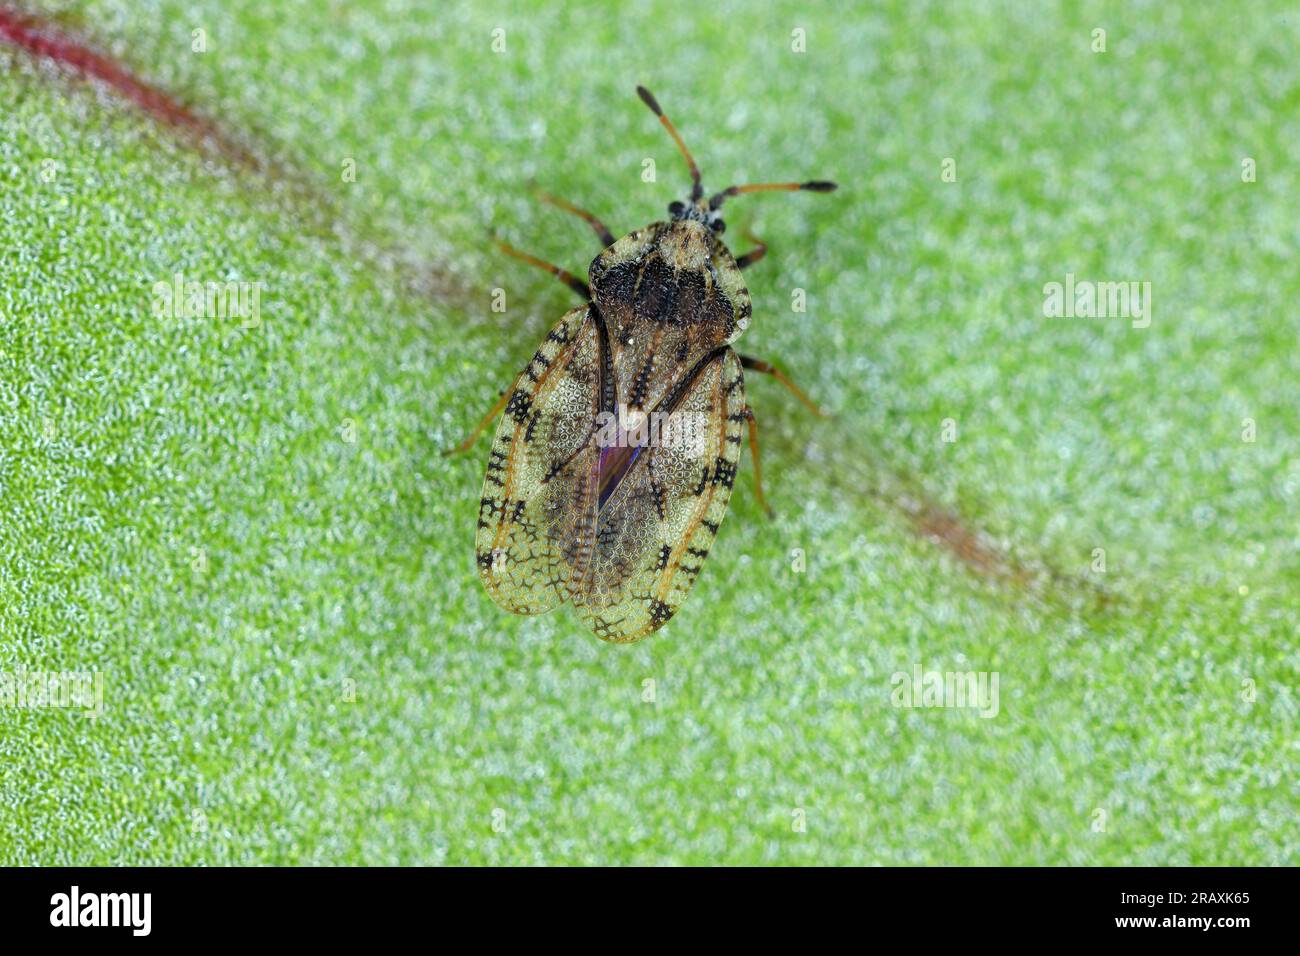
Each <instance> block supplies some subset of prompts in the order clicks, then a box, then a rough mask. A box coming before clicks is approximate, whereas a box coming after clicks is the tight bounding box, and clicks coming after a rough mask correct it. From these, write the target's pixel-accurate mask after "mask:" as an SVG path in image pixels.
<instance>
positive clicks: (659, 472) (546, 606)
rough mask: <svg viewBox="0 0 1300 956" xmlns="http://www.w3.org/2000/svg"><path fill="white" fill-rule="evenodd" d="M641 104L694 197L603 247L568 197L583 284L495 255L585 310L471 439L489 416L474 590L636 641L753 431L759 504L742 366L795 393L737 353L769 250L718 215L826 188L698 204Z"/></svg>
mask: <svg viewBox="0 0 1300 956" xmlns="http://www.w3.org/2000/svg"><path fill="white" fill-rule="evenodd" d="M637 93H638V94H640V96H641V99H642V100H644V101H645V103H646V105H647V106H649V107H650V109H651V110H653V111H654V113H655V115H656V116H658V117H659V121H660V122H661V123H662V124H663V125H664V128H665V129H667V130H668V132H669V134H670V135H671V136H672V138H673V140H674V142H675V143H676V144H677V148H678V149H679V150H680V151H681V154H682V156H684V157H685V159H686V164H687V166H688V168H689V169H690V174H691V191H690V195H689V197H688V198H687V200H686V201H685V202H674V203H672V204H671V205H670V206H669V207H668V212H669V214H670V219H669V220H668V221H667V222H655V223H651V224H650V225H648V226H646V227H644V228H642V229H638V230H636V231H635V232H632V233H629V234H628V235H626V236H624V237H623V238H622V239H617V240H616V239H615V238H614V235H613V233H611V232H610V231H609V230H608V229H607V228H606V227H605V226H604V224H603V223H601V221H600V220H599V219H597V218H596V217H595V216H593V215H591V214H590V213H588V212H586V211H584V210H582V209H579V208H577V207H576V206H573V205H571V204H569V203H567V202H564V201H562V200H559V199H555V198H554V197H551V196H545V195H543V197H542V198H543V199H544V200H545V201H547V202H550V203H552V204H554V205H556V206H559V207H561V208H562V209H565V210H567V211H569V212H572V213H574V214H575V215H578V216H580V217H582V218H583V219H585V220H586V221H587V222H588V223H589V224H590V225H591V227H592V228H593V229H594V230H595V232H596V235H598V236H599V237H600V239H601V241H602V242H603V243H604V245H605V250H604V251H603V252H601V253H600V255H598V256H596V258H595V259H594V260H592V263H591V268H590V270H589V271H588V282H589V283H590V284H588V282H583V281H582V280H581V279H579V278H578V277H576V276H574V275H573V274H571V273H569V272H567V271H565V270H563V269H560V268H558V267H556V266H553V265H550V264H549V263H546V262H542V261H541V260H539V259H536V258H534V257H532V256H529V255H527V254H525V253H521V252H519V251H518V250H516V249H512V248H511V247H509V246H506V245H505V244H504V243H499V245H501V247H502V248H503V249H504V250H505V251H506V252H508V253H510V254H511V255H514V256H517V257H518V258H521V259H524V260H525V261H527V262H530V263H532V264H533V265H536V266H540V267H541V268H543V269H546V270H547V271H549V272H551V273H552V274H554V275H555V276H556V277H558V278H559V279H560V280H562V281H563V282H565V283H566V284H567V285H569V286H570V287H571V288H573V289H574V290H575V291H576V292H577V293H578V294H579V295H581V296H582V297H583V299H584V300H585V304H584V305H582V306H580V307H579V308H576V309H573V310H571V311H570V312H568V313H566V314H565V315H564V317H563V318H562V319H560V321H559V324H558V325H556V326H555V328H553V329H552V330H551V331H550V333H549V334H548V335H547V336H546V340H545V341H544V342H543V343H542V345H541V348H539V349H538V350H537V352H536V353H535V354H534V355H533V357H532V360H531V361H530V362H529V363H528V365H527V366H525V368H524V370H523V371H522V372H521V373H520V374H519V375H518V377H517V378H516V379H515V381H514V384H513V385H512V386H511V387H510V388H509V389H508V390H507V391H506V393H505V394H504V395H503V396H502V398H501V401H500V402H498V403H497V405H496V407H495V408H493V409H492V410H491V411H490V412H489V413H488V414H487V416H486V417H485V418H484V419H483V421H482V422H481V423H480V424H479V426H478V427H477V428H476V429H475V430H474V432H473V433H472V434H471V435H470V436H469V437H468V438H467V439H466V440H465V441H464V442H463V443H462V444H461V445H460V446H459V449H458V450H464V449H466V448H468V447H470V446H471V445H472V444H473V442H474V440H475V439H476V438H477V437H478V435H479V434H480V433H481V432H482V431H483V429H484V428H486V427H487V425H488V424H489V423H490V422H491V421H492V419H493V418H495V417H496V416H497V414H499V413H500V412H501V411H502V409H504V410H505V415H504V416H503V418H502V421H501V425H500V427H499V428H498V429H497V435H496V439H495V440H494V441H493V443H492V451H491V455H490V457H489V459H488V465H487V476H486V478H485V479H484V482H483V495H482V498H481V500H480V503H479V519H478V536H477V541H476V545H477V547H476V552H477V561H478V570H479V576H480V577H481V578H482V581H483V586H484V587H485V588H487V591H488V593H489V594H490V595H491V596H492V599H493V600H494V601H496V603H497V604H499V605H501V607H503V608H505V609H506V610H507V611H512V612H514V613H516V614H540V613H542V612H544V611H549V610H551V609H552V608H554V607H556V606H558V605H560V604H564V603H565V602H571V603H572V604H573V606H574V608H575V609H576V610H577V612H578V614H579V615H580V616H581V617H582V618H583V620H584V621H586V623H587V624H588V626H589V627H590V628H591V629H592V631H594V632H595V634H596V636H597V637H600V638H601V639H603V640H606V641H618V642H630V641H637V640H640V639H641V638H643V637H645V636H646V635H648V634H650V633H651V632H652V631H654V630H656V629H657V628H659V627H662V626H663V625H664V624H665V623H667V621H668V620H669V619H670V618H671V617H672V616H673V614H674V613H675V612H676V611H677V609H678V607H680V606H681V603H682V601H684V600H685V599H686V595H687V593H688V592H689V591H690V589H691V586H692V585H693V584H694V583H695V580H696V578H698V577H699V575H700V571H701V569H702V568H703V566H704V559H705V558H706V557H708V554H709V549H710V548H711V547H712V545H713V542H714V540H715V539H716V537H717V534H718V528H719V527H720V526H721V524H722V519H723V518H724V517H725V516H726V513H727V503H728V501H729V499H730V497H731V487H732V485H733V484H734V482H735V478H736V467H737V462H738V461H739V459H740V446H741V442H742V440H743V439H744V437H745V434H746V432H748V437H749V444H750V450H751V453H752V457H753V459H754V484H755V490H756V492H757V494H758V497H759V500H760V501H761V502H763V505H764V507H765V508H766V506H767V505H766V501H764V499H763V492H762V482H761V478H760V472H759V458H758V435H757V427H756V424H755V420H754V414H753V412H751V411H750V409H749V406H748V405H747V404H746V401H745V380H744V375H743V372H742V369H750V370H752V371H756V372H765V373H768V374H771V375H774V376H776V377H777V378H778V379H780V380H781V381H782V382H783V383H784V384H785V385H786V386H787V387H788V388H790V389H791V390H792V391H793V392H794V393H795V394H796V395H798V396H799V398H800V399H801V400H802V401H804V402H805V403H806V404H808V405H809V406H810V407H811V408H813V410H814V411H817V409H816V406H815V405H813V404H812V403H811V402H810V401H809V400H808V399H807V398H806V397H805V396H804V395H803V393H802V392H800V391H799V390H798V389H797V388H796V387H795V386H794V385H793V384H792V383H791V382H790V381H789V379H787V378H785V376H784V375H782V374H781V373H780V372H779V371H777V370H776V369H775V368H774V367H773V366H771V365H769V364H768V363H766V362H762V361H759V360H758V359H754V358H750V357H748V356H745V355H739V354H737V353H736V352H735V351H734V350H733V349H732V344H733V343H734V342H735V341H736V339H738V338H739V337H740V335H741V333H743V332H744V331H745V329H746V327H747V326H748V325H749V318H750V314H751V311H752V307H751V305H750V301H749V292H748V290H747V289H746V288H745V282H744V280H743V278H742V277H741V274H740V273H741V270H742V269H744V268H746V267H748V266H750V265H753V264H754V263H755V262H757V261H758V260H759V259H761V258H762V257H763V253H764V252H766V251H767V247H766V246H764V245H763V244H762V243H761V242H757V240H755V242H756V246H755V248H754V249H753V250H752V251H750V252H747V253H746V254H744V255H742V256H741V257H740V258H738V259H737V258H733V256H732V254H731V252H730V251H729V250H728V249H727V247H726V246H725V245H724V244H723V243H722V239H721V236H722V233H723V231H724V230H725V228H726V224H725V223H724V222H723V221H722V217H721V214H720V212H719V210H720V208H721V206H722V204H723V203H724V202H725V201H726V200H727V198H728V197H731V196H736V195H739V194H741V193H747V192H760V191H764V190H788V191H793V190H800V189H804V190H811V191H813V192H830V191H831V190H833V189H835V184H834V183H830V182H820V181H818V182H804V183H759V184H753V185H748V186H732V187H730V188H729V189H724V190H722V192H719V193H715V194H714V195H712V196H706V195H705V193H704V188H703V186H702V185H701V182H700V171H699V168H698V167H697V166H696V165H695V160H694V159H692V158H691V154H690V151H689V150H687V148H686V144H685V143H684V142H683V140H682V138H681V136H680V135H679V134H678V132H677V129H676V128H675V127H674V126H673V124H672V123H671V122H670V121H669V120H668V117H667V116H665V115H664V113H663V111H662V110H661V109H660V108H659V104H658V102H657V101H656V100H655V98H654V96H652V95H651V94H650V92H649V91H648V90H646V89H645V88H644V87H637Z"/></svg>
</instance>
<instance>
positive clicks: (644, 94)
mask: <svg viewBox="0 0 1300 956" xmlns="http://www.w3.org/2000/svg"><path fill="white" fill-rule="evenodd" d="M636 94H637V96H639V97H641V99H642V101H643V102H644V103H645V105H646V106H648V107H650V110H651V112H653V113H654V114H655V116H657V117H659V122H661V123H663V124H664V129H666V130H668V135H669V136H671V137H672V138H673V141H674V142H676V143H677V148H678V149H679V150H681V152H682V156H683V157H685V159H686V165H687V167H688V168H689V169H690V171H691V202H695V200H697V199H699V198H700V197H701V196H703V195H704V185H703V184H702V183H701V182H700V167H698V166H696V165H695V158H694V157H693V156H692V155H691V151H690V150H689V149H687V148H686V143H685V142H684V141H683V140H682V134H681V133H679V132H677V127H676V126H674V125H673V121H672V120H670V119H669V118H668V117H667V116H665V115H664V111H663V110H662V109H660V108H659V101H658V100H657V99H655V95H654V94H653V93H651V92H650V91H649V90H647V89H646V88H645V87H644V86H638V87H637V88H636Z"/></svg>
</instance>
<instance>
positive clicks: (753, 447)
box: [745, 408, 772, 518]
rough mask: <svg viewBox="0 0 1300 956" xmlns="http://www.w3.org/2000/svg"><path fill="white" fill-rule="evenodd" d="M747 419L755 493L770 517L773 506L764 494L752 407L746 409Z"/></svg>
mask: <svg viewBox="0 0 1300 956" xmlns="http://www.w3.org/2000/svg"><path fill="white" fill-rule="evenodd" d="M745 419H746V420H747V421H748V422H749V455H750V457H751V458H753V459H754V494H756V495H757V496H758V503H759V504H760V505H762V506H763V510H764V511H766V512H767V516H768V517H769V518H770V517H772V506H771V505H769V504H768V503H767V498H766V496H764V494H763V466H762V465H760V464H759V461H758V421H757V419H755V418H754V410H753V409H752V408H746V409H745Z"/></svg>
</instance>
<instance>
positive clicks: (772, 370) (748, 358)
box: [740, 355, 830, 418]
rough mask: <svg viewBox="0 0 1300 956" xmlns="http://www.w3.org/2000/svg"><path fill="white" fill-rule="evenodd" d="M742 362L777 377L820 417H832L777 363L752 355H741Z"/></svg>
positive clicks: (742, 365) (744, 365)
mask: <svg viewBox="0 0 1300 956" xmlns="http://www.w3.org/2000/svg"><path fill="white" fill-rule="evenodd" d="M740 364H741V367H743V368H747V369H750V370H751V371H754V372H762V373H763V374H764V375H771V376H772V377H773V378H774V379H776V380H777V381H778V382H780V383H781V384H782V385H784V386H785V387H786V388H788V389H789V390H790V391H791V392H793V393H794V397H795V398H797V399H799V401H801V402H803V403H804V404H805V405H806V406H808V408H809V409H810V410H811V411H812V413H813V414H814V415H816V416H817V417H818V418H830V416H829V415H827V414H826V413H825V412H824V411H822V410H821V408H819V407H818V406H817V403H816V402H814V401H813V400H812V399H811V398H809V397H808V396H807V395H805V394H804V392H803V389H801V388H800V387H799V386H798V385H796V384H795V383H794V382H792V381H790V379H788V378H786V376H785V373H784V372H782V371H781V370H780V369H779V368H777V367H776V366H775V365H771V364H769V363H767V362H764V361H763V360H762V359H756V358H754V357H753V356H752V355H742V356H740Z"/></svg>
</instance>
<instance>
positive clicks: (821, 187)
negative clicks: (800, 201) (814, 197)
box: [799, 179, 840, 193]
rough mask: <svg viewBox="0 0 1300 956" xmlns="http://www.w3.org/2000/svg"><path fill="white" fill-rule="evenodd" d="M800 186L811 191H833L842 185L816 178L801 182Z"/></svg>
mask: <svg viewBox="0 0 1300 956" xmlns="http://www.w3.org/2000/svg"><path fill="white" fill-rule="evenodd" d="M799 188H800V189H806V190H808V191H809V192H810V193H833V192H835V190H837V189H839V188H840V187H839V185H838V184H837V183H832V182H827V181H826V180H824V179H814V180H813V181H812V182H809V183H801V184H800V185H799Z"/></svg>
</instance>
